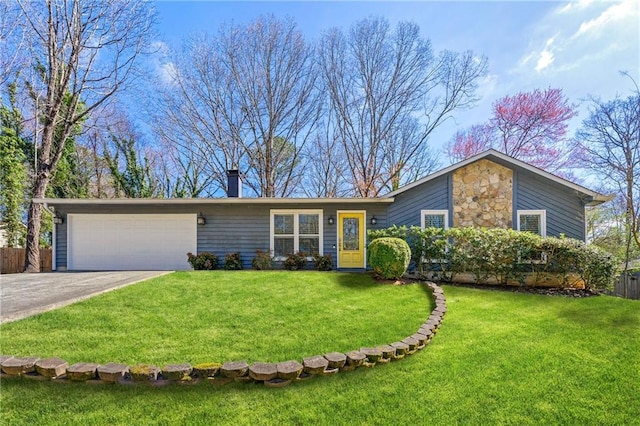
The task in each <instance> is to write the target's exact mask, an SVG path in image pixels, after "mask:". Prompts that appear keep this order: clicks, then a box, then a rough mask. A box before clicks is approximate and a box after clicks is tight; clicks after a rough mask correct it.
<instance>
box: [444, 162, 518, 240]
mask: <svg viewBox="0 0 640 426" xmlns="http://www.w3.org/2000/svg"><path fill="white" fill-rule="evenodd" d="M453 226H454V227H465V226H473V227H486V228H502V229H512V228H513V170H511V169H509V168H507V167H504V166H501V165H499V164H497V163H494V162H493V161H489V160H486V159H482V160H479V161H476V162H474V163H471V164H469V165H468V166H465V167H461V168H459V169H458V170H456V171H455V172H454V173H453Z"/></svg>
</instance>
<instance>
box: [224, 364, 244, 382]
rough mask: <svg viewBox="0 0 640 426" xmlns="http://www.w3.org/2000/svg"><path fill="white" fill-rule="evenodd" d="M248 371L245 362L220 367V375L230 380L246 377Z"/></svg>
mask: <svg viewBox="0 0 640 426" xmlns="http://www.w3.org/2000/svg"><path fill="white" fill-rule="evenodd" d="M248 371H249V364H247V362H246V361H231V362H225V363H224V364H222V367H220V372H221V373H222V375H223V376H225V377H228V378H230V379H235V378H236V377H243V376H246V375H247V372H248Z"/></svg>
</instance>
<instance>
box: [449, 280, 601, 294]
mask: <svg viewBox="0 0 640 426" xmlns="http://www.w3.org/2000/svg"><path fill="white" fill-rule="evenodd" d="M442 284H447V285H452V286H456V287H467V288H477V289H480V290H493V291H510V292H513V293H530V294H542V295H545V296H565V297H592V296H600V293H599V292H597V291H594V290H585V289H579V288H554V287H518V286H513V285H493V284H462V283H444V282H443V283H442Z"/></svg>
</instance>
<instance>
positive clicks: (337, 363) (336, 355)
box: [324, 352, 347, 369]
mask: <svg viewBox="0 0 640 426" xmlns="http://www.w3.org/2000/svg"><path fill="white" fill-rule="evenodd" d="M324 357H325V358H326V360H327V361H329V365H328V366H327V368H329V369H335V368H342V367H344V364H345V363H346V362H347V356H346V355H345V354H343V353H341V352H330V353H328V354H325V355H324Z"/></svg>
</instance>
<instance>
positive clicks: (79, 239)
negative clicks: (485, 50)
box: [34, 150, 610, 270]
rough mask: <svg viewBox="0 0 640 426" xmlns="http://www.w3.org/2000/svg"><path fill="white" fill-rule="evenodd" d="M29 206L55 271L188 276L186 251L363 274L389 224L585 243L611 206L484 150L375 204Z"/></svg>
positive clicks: (215, 201) (204, 201) (238, 194)
mask: <svg viewBox="0 0 640 426" xmlns="http://www.w3.org/2000/svg"><path fill="white" fill-rule="evenodd" d="M228 179H229V184H228V188H229V189H228V194H227V197H225V198H187V199H124V198H120V199H53V198H43V199H35V200H34V202H37V203H43V204H44V205H45V207H46V208H47V209H49V210H51V211H52V212H53V213H54V223H55V224H54V231H53V242H54V244H53V251H54V253H53V265H52V266H53V269H54V270H186V269H190V268H191V266H190V265H189V263H188V262H187V253H202V252H211V253H214V254H216V255H217V256H218V257H220V258H223V257H224V255H225V254H228V253H233V252H239V253H240V259H241V261H242V264H243V265H244V267H245V268H250V267H251V261H252V259H253V258H254V257H255V256H256V251H257V250H259V251H266V252H270V253H271V255H272V257H273V258H274V260H275V261H276V264H277V262H279V261H282V260H284V259H285V258H286V257H287V256H288V255H289V254H292V253H295V252H298V251H301V252H304V253H310V254H312V253H318V254H324V255H327V254H330V255H331V257H332V258H333V268H334V269H349V270H358V269H366V267H367V264H366V243H367V241H366V235H367V231H368V230H371V229H382V228H387V227H389V226H392V225H397V226H402V225H405V226H421V227H443V228H449V227H468V226H473V227H487V228H504V229H515V230H521V231H529V232H534V233H537V234H540V235H542V236H560V235H561V234H562V235H565V236H567V237H569V238H575V239H578V240H582V241H584V240H585V239H586V228H585V226H586V219H585V208H586V207H587V206H595V205H598V204H601V203H603V202H605V201H608V200H609V199H610V198H609V197H607V196H604V195H602V194H599V193H597V192H594V191H592V190H589V189H587V188H585V187H582V186H580V185H577V184H575V183H572V182H569V181H567V180H565V179H562V178H560V177H558V176H555V175H552V174H550V173H547V172H545V171H543V170H540V169H538V168H536V167H533V166H531V165H529V164H527V163H524V162H522V161H520V160H517V159H514V158H511V157H509V156H507V155H505V154H502V153H499V152H497V151H494V150H488V151H485V152H483V153H480V154H478V155H476V156H474V157H471V158H469V159H467V160H464V161H461V162H459V163H457V164H454V165H452V166H449V167H446V168H444V169H442V170H440V171H438V172H436V173H433V174H431V175H429V176H426V177H424V178H422V179H420V180H418V181H415V182H413V183H411V184H408V185H406V186H404V187H402V188H400V189H398V190H396V191H393V192H391V193H389V194H386V195H384V196H381V197H376V198H244V197H242V181H241V178H240V174H239V173H238V171H234V170H232V171H229V172H228Z"/></svg>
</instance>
